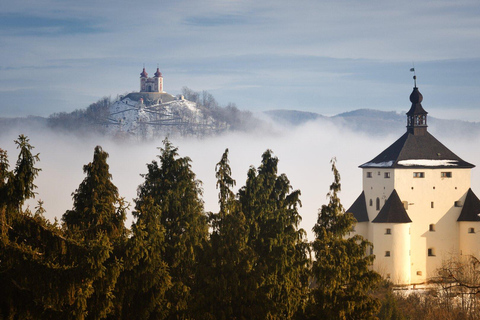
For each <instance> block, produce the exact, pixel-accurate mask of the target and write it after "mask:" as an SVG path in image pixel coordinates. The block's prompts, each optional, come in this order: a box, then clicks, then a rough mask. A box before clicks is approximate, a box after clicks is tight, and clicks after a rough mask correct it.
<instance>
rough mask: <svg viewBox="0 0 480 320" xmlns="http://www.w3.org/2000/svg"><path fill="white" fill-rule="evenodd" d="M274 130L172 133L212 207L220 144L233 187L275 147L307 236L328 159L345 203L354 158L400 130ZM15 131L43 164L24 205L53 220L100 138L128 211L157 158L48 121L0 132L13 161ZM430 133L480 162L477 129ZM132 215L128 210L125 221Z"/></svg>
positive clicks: (355, 183)
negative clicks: (39, 204) (462, 133)
mask: <svg viewBox="0 0 480 320" xmlns="http://www.w3.org/2000/svg"><path fill="white" fill-rule="evenodd" d="M272 130H273V132H275V134H267V133H265V132H263V131H262V132H252V133H229V134H225V135H222V136H217V137H210V138H204V139H196V138H171V139H170V140H171V141H172V143H173V144H174V145H175V146H177V147H178V148H179V154H180V156H188V157H190V158H191V159H192V168H193V171H194V172H195V173H196V175H197V178H198V179H199V180H201V181H202V182H203V190H204V197H203V199H204V201H205V210H206V211H217V210H218V205H217V201H218V200H217V199H218V191H217V190H216V187H215V184H216V181H215V164H216V163H217V162H218V161H219V160H220V157H221V155H222V153H223V151H224V150H225V149H226V148H228V149H229V150H230V154H229V158H230V164H231V167H232V171H233V177H234V179H236V181H237V187H236V190H238V189H239V188H240V187H242V186H243V185H244V184H245V180H246V176H247V171H248V169H249V167H250V166H252V165H253V166H254V167H258V166H259V165H260V160H261V155H262V153H263V152H264V151H265V150H266V149H271V150H273V152H274V154H275V156H277V157H278V158H279V172H280V173H285V174H286V175H287V176H288V178H289V179H290V182H291V185H292V187H293V188H294V189H300V190H301V192H302V195H301V201H302V204H303V207H302V208H300V214H301V215H302V218H303V221H302V224H301V226H302V227H303V228H304V229H305V230H306V231H307V233H308V236H309V239H312V237H313V235H312V232H311V229H312V227H313V225H314V224H315V222H316V218H317V212H318V208H320V207H321V206H322V204H325V203H326V194H327V192H328V191H329V189H328V188H329V185H330V184H331V182H332V180H333V176H332V173H331V165H330V160H331V159H332V157H336V159H337V167H338V169H339V171H340V174H341V182H342V192H341V193H340V198H341V200H342V203H343V205H344V207H345V208H346V209H347V208H348V207H349V206H350V205H351V204H352V203H353V201H354V200H355V199H356V197H357V196H358V195H359V194H360V193H361V191H362V190H361V189H362V177H361V169H359V168H358V166H359V165H360V164H362V163H364V162H367V161H369V160H371V159H372V158H374V157H375V156H376V155H377V154H378V153H380V152H381V151H382V150H384V149H385V148H386V147H388V146H389V145H390V144H391V143H393V142H394V141H395V140H396V139H397V138H398V137H399V135H397V134H395V135H387V136H367V135H366V134H364V133H358V132H354V131H351V130H349V129H348V127H342V126H341V125H335V124H332V123H331V122H329V121H326V120H323V119H317V120H316V121H311V122H308V123H306V124H304V125H302V126H296V127H293V126H281V127H280V126H276V127H275V128H272ZM20 133H23V134H26V135H28V137H29V138H30V142H31V144H32V145H33V146H34V147H35V149H34V152H38V153H40V160H41V161H40V162H39V163H38V164H37V166H38V167H40V168H41V169H42V171H41V172H40V174H39V177H38V178H37V180H36V182H35V183H36V185H37V186H38V189H37V192H38V195H37V197H36V199H35V200H33V201H29V203H28V205H29V206H30V208H31V209H32V210H33V208H34V207H35V204H36V201H37V200H39V199H41V200H43V201H44V202H45V204H44V207H45V209H46V210H47V213H46V217H47V218H49V219H51V220H53V219H54V217H57V218H58V219H60V218H61V216H62V214H63V213H64V212H65V211H66V210H69V209H71V207H72V203H73V202H72V197H71V194H72V192H73V191H75V190H76V188H78V185H79V184H80V183H81V181H82V180H83V179H84V177H85V175H84V173H83V165H85V164H87V163H89V162H91V161H92V158H93V149H94V147H95V146H96V145H101V146H102V147H103V149H104V150H105V151H107V152H108V153H109V154H110V157H109V159H108V163H109V165H110V173H111V174H112V176H113V183H114V184H115V185H116V186H117V187H118V189H119V192H120V195H121V196H123V197H125V198H126V200H127V201H129V202H130V204H131V207H130V211H131V210H132V208H133V207H134V202H133V199H134V198H135V197H136V190H137V187H138V185H140V184H141V183H142V181H143V178H142V177H141V176H140V174H142V173H145V172H146V164H147V163H150V162H151V161H152V160H154V159H156V156H157V155H158V153H159V152H158V149H157V147H161V146H162V141H161V139H159V140H158V141H150V142H143V143H140V142H138V143H132V142H127V143H125V142H123V143H120V142H115V141H112V140H111V139H108V138H105V137H104V138H99V137H93V136H90V137H81V138H80V137H76V136H74V135H62V134H58V133H55V132H52V131H50V130H47V129H45V130H40V129H38V128H31V129H25V128H23V129H21V130H20V129H12V130H10V131H9V132H4V133H3V134H2V135H0V148H2V149H6V150H7V151H8V156H9V161H10V166H11V168H12V167H14V165H15V162H16V158H17V155H18V153H17V150H16V149H15V144H14V142H13V140H14V139H16V138H17V137H18V134H20ZM436 137H437V138H438V139H439V140H440V141H442V142H443V143H444V144H445V145H446V146H447V147H449V148H450V149H451V150H452V151H453V152H455V153H456V154H457V155H459V156H460V157H462V158H463V159H464V160H466V161H469V162H471V163H474V164H480V152H479V150H477V149H476V148H474V146H476V145H478V142H479V141H480V135H479V136H477V137H476V138H475V139H468V140H466V139H463V138H462V137H458V136H452V135H449V134H446V133H445V134H443V133H442V131H441V130H438V134H436ZM477 171H478V169H474V170H473V174H472V188H473V190H474V191H475V192H477V194H480V174H479V173H477ZM131 221H132V217H131V214H129V217H128V221H127V226H130V224H131Z"/></svg>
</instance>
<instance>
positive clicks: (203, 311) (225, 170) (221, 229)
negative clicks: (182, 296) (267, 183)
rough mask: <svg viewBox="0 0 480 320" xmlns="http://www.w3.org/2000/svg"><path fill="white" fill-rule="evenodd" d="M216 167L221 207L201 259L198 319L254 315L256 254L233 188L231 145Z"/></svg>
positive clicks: (214, 216) (197, 297) (213, 218)
mask: <svg viewBox="0 0 480 320" xmlns="http://www.w3.org/2000/svg"><path fill="white" fill-rule="evenodd" d="M215 169H216V178H217V189H218V190H219V194H218V198H219V199H218V203H219V206H220V210H219V212H218V213H211V214H210V225H211V229H212V233H211V234H210V241H209V246H208V247H205V249H204V255H203V256H202V260H201V265H200V273H201V276H200V277H199V279H198V280H199V281H198V282H197V286H196V292H195V293H196V295H195V296H196V306H197V307H196V309H195V312H196V314H197V319H218V320H221V319H252V318H255V314H254V313H252V304H254V303H255V300H254V299H251V298H252V297H253V296H254V289H253V290H252V291H250V292H249V289H252V288H251V287H249V285H248V283H249V279H250V276H251V274H250V273H251V271H252V265H253V264H254V262H255V260H254V257H255V256H254V253H253V250H252V249H251V248H250V247H249V246H248V245H247V239H248V230H247V225H246V220H245V216H244V215H243V212H242V211H241V210H240V204H239V202H238V200H237V199H236V197H235V194H234V193H233V191H232V189H231V188H233V187H234V186H235V183H236V182H235V180H234V179H233V178H232V177H231V174H232V171H231V168H230V165H229V160H228V149H226V150H225V152H224V153H223V155H222V158H221V160H220V161H219V162H218V163H217V165H216V168H215Z"/></svg>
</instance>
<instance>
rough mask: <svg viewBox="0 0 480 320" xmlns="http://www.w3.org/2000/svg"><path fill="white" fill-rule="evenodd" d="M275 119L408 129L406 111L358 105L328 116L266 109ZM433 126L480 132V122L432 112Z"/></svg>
mask: <svg viewBox="0 0 480 320" xmlns="http://www.w3.org/2000/svg"><path fill="white" fill-rule="evenodd" d="M264 114H266V115H267V116H268V117H269V118H270V119H272V121H274V122H276V123H280V124H284V125H291V126H300V125H303V124H305V123H307V122H310V121H317V120H319V119H320V120H323V121H328V122H331V123H333V124H336V125H342V126H345V127H347V128H349V129H350V130H352V131H359V132H364V133H367V134H369V135H375V136H377V135H387V134H392V133H393V134H400V133H403V132H404V131H405V127H406V121H407V118H406V115H405V113H397V112H395V111H380V110H374V109H357V110H353V111H348V112H344V113H340V114H337V115H335V116H331V117H328V116H324V115H321V114H319V113H314V112H304V111H298V110H269V111H265V112H264ZM427 124H428V126H429V128H430V130H432V131H433V132H435V131H436V130H442V131H448V132H449V133H450V134H452V135H460V136H474V135H479V134H480V122H470V121H463V120H446V119H439V118H435V117H432V116H429V117H428V123H427Z"/></svg>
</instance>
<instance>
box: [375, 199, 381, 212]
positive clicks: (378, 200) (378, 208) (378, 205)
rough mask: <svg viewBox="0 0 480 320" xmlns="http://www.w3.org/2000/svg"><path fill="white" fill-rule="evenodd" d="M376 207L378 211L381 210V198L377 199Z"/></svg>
mask: <svg viewBox="0 0 480 320" xmlns="http://www.w3.org/2000/svg"><path fill="white" fill-rule="evenodd" d="M376 205H377V206H376V209H377V210H380V198H377V201H376Z"/></svg>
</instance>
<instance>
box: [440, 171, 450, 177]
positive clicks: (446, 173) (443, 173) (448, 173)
mask: <svg viewBox="0 0 480 320" xmlns="http://www.w3.org/2000/svg"><path fill="white" fill-rule="evenodd" d="M441 177H442V178H451V177H452V173H451V172H442V174H441Z"/></svg>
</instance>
